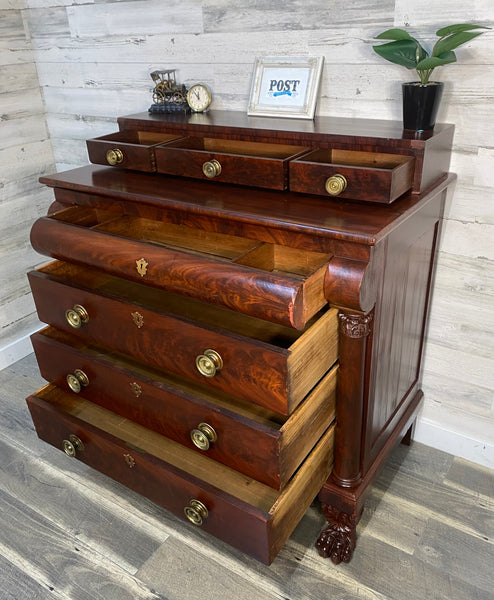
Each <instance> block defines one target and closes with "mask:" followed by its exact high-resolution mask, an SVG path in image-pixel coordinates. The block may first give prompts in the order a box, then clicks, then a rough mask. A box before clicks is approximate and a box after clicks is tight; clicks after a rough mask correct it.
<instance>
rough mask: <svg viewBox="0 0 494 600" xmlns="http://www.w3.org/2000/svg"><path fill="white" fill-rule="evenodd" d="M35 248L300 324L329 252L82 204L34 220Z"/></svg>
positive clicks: (312, 304)
mask: <svg viewBox="0 0 494 600" xmlns="http://www.w3.org/2000/svg"><path fill="white" fill-rule="evenodd" d="M31 243H32V245H33V247H34V248H35V250H37V251H38V252H40V253H41V254H45V255H46V256H51V257H53V258H58V259H60V260H67V261H71V262H74V263H77V264H85V265H88V266H91V267H97V268H99V269H102V270H103V271H106V272H111V273H113V274H116V275H118V276H121V277H125V278H128V279H131V280H135V281H142V282H144V283H146V284H147V285H152V286H156V287H159V288H161V289H165V290H169V291H172V292H175V293H179V294H184V295H187V296H191V297H194V298H198V299H200V300H204V301H206V302H212V303H215V304H220V305H223V306H226V307H227V308H230V309H232V310H235V311H239V312H244V313H246V314H250V315H253V316H255V317H259V318H261V319H266V320H268V321H273V322H277V323H281V324H284V325H289V326H292V327H295V328H297V329H303V327H304V326H305V324H306V323H307V321H308V320H309V319H310V318H312V317H313V316H314V315H315V314H316V313H317V312H318V311H319V310H320V309H321V308H322V307H323V306H324V305H325V304H326V299H325V296H324V289H323V284H324V277H325V273H326V265H327V263H328V262H329V260H330V258H331V255H329V254H324V253H319V252H309V251H306V250H299V249H295V248H290V247H287V246H280V245H276V244H270V243H260V242H257V241H255V240H251V239H247V238H242V237H238V236H232V235H226V234H220V233H215V232H208V231H204V230H199V229H195V228H192V227H187V226H184V225H174V224H172V223H166V222H161V221H153V220H150V219H144V218H140V217H131V216H125V215H119V214H116V213H109V212H107V211H101V210H97V209H93V208H88V207H84V206H75V207H70V208H66V209H64V210H61V211H59V212H57V213H54V214H52V215H51V216H49V217H42V218H40V219H38V220H37V221H36V222H35V224H34V225H33V228H32V230H31Z"/></svg>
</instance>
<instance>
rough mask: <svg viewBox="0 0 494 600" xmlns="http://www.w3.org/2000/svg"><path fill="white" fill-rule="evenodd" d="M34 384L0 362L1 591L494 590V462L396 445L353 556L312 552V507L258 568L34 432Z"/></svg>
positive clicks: (325, 594) (434, 593)
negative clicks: (30, 403) (492, 465)
mask: <svg viewBox="0 0 494 600" xmlns="http://www.w3.org/2000/svg"><path fill="white" fill-rule="evenodd" d="M42 383H43V382H42V380H41V378H40V376H39V375H38V373H37V369H36V364H35V360H34V357H33V355H31V356H29V357H27V358H25V359H24V360H22V361H19V362H18V363H16V364H15V365H13V366H12V367H11V368H8V369H5V370H3V371H0V600H7V599H9V600H11V599H12V600H14V599H15V600H42V599H45V598H50V599H71V600H110V599H111V600H141V599H146V600H147V599H150V600H151V599H169V600H175V599H176V600H179V599H181V600H182V599H187V600H188V599H190V600H213V599H214V600H222V599H225V600H274V599H278V600H279V599H290V600H305V599H307V600H309V599H311V600H312V599H314V600H326V599H327V600H343V599H345V600H356V599H358V600H384V599H387V600H388V599H389V600H391V599H393V600H439V599H441V600H443V599H444V600H446V599H447V600H463V599H464V600H480V599H482V600H487V599H491V600H492V599H493V598H494V474H493V472H492V471H488V470H486V469H483V468H480V467H478V466H476V465H473V464H471V463H467V462H466V461H464V460H461V459H458V458H454V457H453V456H451V455H449V454H445V453H442V452H439V451H437V450H432V449H430V448H428V447H426V446H423V445H420V444H414V445H412V447H411V448H406V447H404V446H400V447H399V448H397V450H396V451H395V452H394V454H393V456H392V457H391V459H390V461H389V462H388V465H387V467H386V468H385V470H384V472H383V474H382V476H381V478H380V479H379V481H378V482H377V484H376V485H375V486H374V487H373V490H372V493H371V495H370V497H369V500H368V501H367V504H366V509H365V511H364V515H363V518H362V520H361V522H360V525H359V539H358V543H357V550H356V552H355V555H354V557H353V560H352V562H351V563H350V564H348V565H339V566H338V567H335V566H334V565H333V564H332V563H330V562H329V561H327V560H324V559H322V558H320V557H319V556H318V554H317V552H316V551H315V549H314V547H313V543H314V540H315V539H316V538H317V536H318V534H319V531H320V530H321V528H322V527H323V526H324V518H323V516H322V515H321V512H320V510H319V507H318V506H317V504H316V503H315V504H314V505H313V506H312V507H311V508H310V509H309V510H308V511H307V513H306V515H305V517H304V518H303V520H302V522H301V524H300V525H299V526H298V528H297V529H296V530H295V532H294V533H293V535H292V537H291V538H290V540H289V542H288V544H287V545H286V546H285V548H283V550H282V551H281V553H280V554H279V555H278V558H277V559H276V560H275V561H274V563H273V564H272V565H271V566H270V567H267V566H265V565H261V564H258V563H257V562H256V561H254V560H252V559H250V558H248V557H246V556H243V555H242V554H240V553H239V552H237V551H235V550H233V549H231V548H230V547H228V546H226V545H225V544H223V543H221V542H218V541H216V540H214V539H212V538H210V537H208V536H207V535H206V534H204V533H203V532H201V531H200V530H198V529H196V528H194V527H193V526H189V525H188V524H186V523H185V522H184V521H183V520H182V519H179V518H177V517H175V516H173V515H171V514H169V513H168V512H166V511H165V510H162V509H160V508H158V507H157V506H155V505H153V504H152V503H151V502H149V501H147V500H145V499H143V498H142V497H140V496H138V495H137V494H135V493H133V492H131V491H129V490H127V489H126V488H124V487H123V486H121V485H119V484H117V483H115V482H113V481H112V480H110V479H108V478H106V477H105V476H103V475H100V474H99V473H97V472H95V471H93V470H91V469H89V468H88V467H86V466H85V465H84V464H82V463H80V462H78V461H77V460H74V459H70V458H68V457H67V456H65V455H64V454H63V453H62V452H60V451H57V450H55V449H54V448H52V447H50V446H48V445H46V444H44V443H43V442H41V441H40V440H38V438H37V437H36V434H35V432H34V430H33V426H32V423H31V421H30V418H29V414H28V411H27V408H26V405H25V402H24V398H25V396H27V395H29V394H30V393H32V392H33V391H35V390H36V389H37V388H38V387H40V386H41V384H42Z"/></svg>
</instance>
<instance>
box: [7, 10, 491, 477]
mask: <svg viewBox="0 0 494 600" xmlns="http://www.w3.org/2000/svg"><path fill="white" fill-rule="evenodd" d="M7 6H8V7H9V8H11V9H13V10H9V11H0V32H1V33H2V34H4V33H5V35H7V36H8V38H5V37H4V36H3V35H2V36H0V60H2V63H1V64H2V65H6V64H8V65H16V64H20V65H24V63H29V62H30V61H29V60H28V59H27V58H26V57H27V55H26V44H25V29H26V30H27V31H28V32H29V35H30V36H31V38H32V44H33V48H34V52H35V63H36V67H37V71H38V74H39V79H40V84H41V89H42V93H43V98H44V101H45V105H46V119H47V120H46V122H47V124H48V125H47V127H48V132H49V135H50V137H51V142H52V145H53V148H54V154H55V157H56V160H57V163H58V167H59V168H69V167H73V166H77V165H79V164H85V163H86V162H87V153H86V147H85V140H86V139H87V138H88V137H94V136H96V135H103V134H105V133H109V132H111V131H113V130H115V127H116V117H117V116H118V115H123V114H129V113H133V112H138V111H142V110H146V109H147V107H148V106H149V104H150V103H151V93H150V90H151V88H152V81H151V79H150V78H149V73H150V71H152V70H154V69H158V68H177V69H178V78H179V81H181V82H184V83H186V84H191V83H192V82H194V81H204V82H205V83H207V84H208V85H209V86H210V87H211V89H212V91H213V97H214V100H213V108H219V109H230V110H241V111H245V110H246V107H247V103H248V95H249V89H250V81H251V77H252V69H253V64H254V60H255V58H256V57H257V56H268V55H286V56H304V55H316V56H324V59H325V62H324V69H323V77H322V82H321V89H320V95H319V101H318V106H317V114H327V115H334V116H344V117H370V118H383V119H397V120H399V119H400V118H401V82H403V81H409V80H413V79H416V75H415V73H414V72H413V71H407V70H406V69H404V68H402V67H400V66H398V65H393V64H391V63H388V62H386V61H383V60H382V59H381V58H380V57H379V56H378V55H377V54H376V53H375V52H374V51H373V50H372V45H373V44H374V43H376V42H375V40H374V37H375V35H376V34H378V33H380V32H382V31H383V30H384V29H387V28H389V27H393V26H396V27H404V26H406V27H409V30H410V32H411V33H412V35H414V34H415V35H416V36H417V37H419V38H420V39H421V40H424V44H425V45H428V47H430V46H431V45H432V44H433V43H434V41H435V31H436V30H437V29H438V28H440V27H441V26H444V25H447V24H450V23H454V22H470V21H476V22H479V23H484V24H486V25H489V26H492V25H493V24H494V5H493V4H492V2H491V0H473V1H472V2H470V3H468V5H465V2H464V0H450V1H449V2H448V3H447V7H445V5H444V3H443V2H439V0H416V2H414V3H410V2H409V1H408V0H384V1H383V2H376V1H375V0H374V1H371V0H332V1H331V2H325V1H323V0H287V1H286V2H284V3H280V2H277V1H274V0H266V1H265V2H263V3H260V2H257V1H256V0H242V1H240V0H184V1H179V0H170V1H168V2H166V3H163V2H162V1H161V0H129V1H121V2H117V1H113V0H99V1H97V2H90V1H89V2H88V1H86V0H75V1H73V0H26V10H23V11H21V10H20V9H21V8H23V4H22V2H21V0H8V3H7ZM21 13H22V14H21ZM5 39H7V40H8V42H7V43H6V42H5ZM493 42H494V33H493V32H490V33H488V34H486V35H484V36H481V37H480V38H478V39H475V40H473V41H472V42H471V43H469V44H467V45H466V46H465V47H463V48H460V49H459V50H458V51H457V54H458V58H459V61H458V63H457V64H454V65H448V66H447V67H445V68H442V69H438V70H437V79H440V80H442V81H444V82H445V92H444V98H443V103H442V106H441V109H440V113H439V120H441V121H446V122H452V123H455V125H456V133H455V141H454V152H453V157H452V161H451V168H452V170H453V171H455V172H457V173H458V184H457V187H456V193H455V195H454V196H452V197H451V198H449V199H448V204H447V207H446V220H445V224H444V236H443V239H442V242H441V248H440V254H439V263H438V269H437V276H436V281H437V287H436V290H435V293H434V298H433V302H432V307H431V318H430V325H429V336H430V341H429V344H428V347H427V350H426V355H425V364H424V378H425V379H424V391H425V396H426V404H425V408H424V411H423V417H422V420H423V423H424V424H425V425H424V427H422V429H421V428H420V426H419V429H418V432H419V435H420V432H421V431H424V432H425V433H424V434H423V435H424V436H425V437H424V438H423V441H426V442H427V443H432V444H434V439H433V438H434V435H437V437H438V438H441V444H442V443H443V441H444V439H446V440H447V443H449V444H450V445H449V447H447V448H444V446H441V447H442V449H446V450H449V451H451V452H453V453H455V449H457V450H458V451H461V452H465V453H466V454H467V455H468V451H469V449H468V444H470V445H472V444H474V445H475V449H474V450H473V454H472V456H474V457H475V458H476V459H478V460H480V461H483V462H484V463H486V464H490V465H491V466H494V439H493V432H494V381H493V380H492V377H493V375H492V374H494V350H493V348H494V331H493V312H492V311H493V309H492V307H493V306H494V302H492V301H493V299H494V274H493V271H494V250H493V240H494V231H493V229H492V228H493V226H494V203H493V201H492V199H493V196H494V169H493V166H494V146H493V143H492V140H493V139H494V102H493V92H494V69H493V68H492V62H493V52H492V50H493ZM14 49H15V52H14V51H13V50H14ZM32 71H33V69H32V68H31V70H30V68H29V67H28V66H23V73H24V75H23V77H24V79H25V80H28V74H29V73H30V72H32ZM435 75H436V74H435ZM0 77H1V75H0ZM9 79H10V81H11V83H12V85H16V82H15V81H14V80H15V71H13V70H10V78H9ZM13 79H14V80H13ZM21 88H22V86H21ZM20 92H22V90H20ZM10 93H11V94H13V95H11V96H10V98H6V99H4V104H3V106H4V107H7V108H8V110H7V111H6V110H3V111H0V114H1V113H2V112H12V114H14V112H15V111H16V107H15V106H13V102H15V94H17V93H19V92H13V91H11V92H10ZM0 96H1V94H0ZM0 102H1V100H0ZM35 105H36V111H35V112H36V114H37V111H38V107H39V101H38V99H36V102H35ZM0 106H1V105H0ZM29 110H30V109H29V106H28V105H26V104H24V103H23V102H22V101H20V103H19V108H18V109H17V116H18V119H17V120H18V121H19V123H18V125H19V134H18V135H19V137H18V140H22V144H24V143H26V144H27V143H28V141H29V137H28V136H29V130H30V128H31V126H34V132H35V137H36V136H38V137H40V136H41V137H43V136H44V133H43V128H44V127H45V125H44V121H43V120H42V119H41V120H40V123H38V124H37V125H36V124H34V123H33V120H32V115H33V113H30V112H29ZM24 119H25V120H26V124H25V125H22V124H21V121H22V120H24ZM2 125H4V123H2ZM7 127H9V126H8V125H7ZM8 131H9V134H12V133H13V128H12V127H10V128H9V129H8ZM43 139H45V138H44V137H43ZM31 143H32V144H33V148H34V147H37V146H39V144H42V143H43V142H42V141H41V140H38V141H32V142H31ZM20 147H21V144H20V143H13V144H12V145H11V148H12V160H11V168H13V169H14V170H15V173H16V175H17V176H18V177H19V179H24V177H23V175H22V169H21V168H19V167H18V166H17V163H18V162H19V161H21V162H23V157H22V156H21V151H20ZM27 148H28V146H27V145H26V150H27ZM8 151H9V147H6V148H5V149H4V150H1V149H0V165H8V164H9V159H8ZM34 154H35V153H34V152H32V153H29V152H28V154H26V156H27V157H29V158H28V159H27V160H25V161H24V164H25V165H27V164H28V163H29V162H30V159H31V157H32V160H34V161H35V163H36V164H37V165H38V167H37V169H34V170H33V169H31V171H30V173H34V172H35V171H36V170H39V171H42V170H43V169H46V168H47V164H46V163H47V160H46V159H45V158H41V157H38V158H37V159H36V158H35V156H34ZM26 168H27V167H26ZM6 185H7V187H6V188H4V189H7V190H8V193H9V194H13V198H14V200H13V203H14V205H17V206H19V207H20V206H22V209H20V211H21V213H22V216H20V218H21V219H22V221H27V220H28V219H29V207H28V203H27V204H26V203H24V204H23V203H22V201H21V200H20V196H19V193H18V192H19V190H22V189H24V188H25V193H26V195H27V197H28V198H30V197H32V196H33V195H34V194H35V192H34V191H32V188H31V187H30V185H29V184H26V183H24V184H22V185H21V184H19V187H18V188H17V191H16V189H15V185H12V184H11V183H9V182H6ZM33 189H34V188H33ZM44 202H45V200H44V199H43V200H42V201H40V204H39V206H38V205H36V206H35V207H34V208H33V212H36V211H38V210H40V209H41V205H42V204H43V203H44ZM16 203H19V204H16ZM443 434H444V435H443ZM427 436H429V437H427ZM448 440H449V442H448ZM465 440H466V441H465ZM472 456H470V455H468V456H467V457H469V458H471V457H472Z"/></svg>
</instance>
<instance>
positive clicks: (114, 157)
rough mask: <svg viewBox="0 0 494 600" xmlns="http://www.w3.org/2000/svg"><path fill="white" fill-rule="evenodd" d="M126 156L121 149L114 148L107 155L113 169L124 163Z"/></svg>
mask: <svg viewBox="0 0 494 600" xmlns="http://www.w3.org/2000/svg"><path fill="white" fill-rule="evenodd" d="M123 159H124V155H123V152H122V151H121V150H120V149H119V148H113V149H112V150H108V152H107V153H106V160H107V162H108V164H109V165H111V166H112V167H113V166H115V165H120V164H121V163H123Z"/></svg>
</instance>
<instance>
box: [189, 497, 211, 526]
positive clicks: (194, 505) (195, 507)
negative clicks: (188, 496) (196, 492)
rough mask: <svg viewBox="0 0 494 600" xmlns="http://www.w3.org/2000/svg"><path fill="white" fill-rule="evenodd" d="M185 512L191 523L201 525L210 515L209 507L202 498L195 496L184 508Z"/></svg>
mask: <svg viewBox="0 0 494 600" xmlns="http://www.w3.org/2000/svg"><path fill="white" fill-rule="evenodd" d="M184 513H185V516H186V517H187V519H189V521H190V522H191V523H193V524H194V525H197V526H198V527H200V526H201V525H202V524H203V520H204V519H205V518H206V517H207V516H208V509H207V508H206V507H205V506H204V504H203V503H202V502H201V501H200V500H196V499H195V498H193V499H192V500H191V501H190V502H189V506H186V507H185V508H184Z"/></svg>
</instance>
